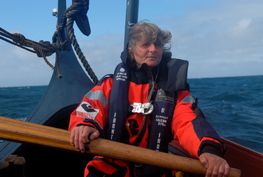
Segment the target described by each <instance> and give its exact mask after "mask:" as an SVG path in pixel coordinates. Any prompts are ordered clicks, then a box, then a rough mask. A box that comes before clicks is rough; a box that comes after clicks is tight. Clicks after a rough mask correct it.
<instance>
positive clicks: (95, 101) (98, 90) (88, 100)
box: [68, 77, 112, 133]
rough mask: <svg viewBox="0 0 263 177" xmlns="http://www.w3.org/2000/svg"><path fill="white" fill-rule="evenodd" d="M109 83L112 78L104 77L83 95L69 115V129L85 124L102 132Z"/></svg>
mask: <svg viewBox="0 0 263 177" xmlns="http://www.w3.org/2000/svg"><path fill="white" fill-rule="evenodd" d="M111 85H112V79H111V78H109V77H108V78H104V79H103V80H102V81H101V82H100V83H99V84H98V85H96V86H94V87H93V88H92V89H91V90H90V91H89V92H88V93H87V94H86V95H85V96H84V97H83V99H82V101H81V103H80V104H79V105H78V107H77V108H76V109H75V110H74V111H73V112H72V113H71V115H70V122H69V128H68V129H69V130H71V129H72V128H74V127H76V126H78V125H87V126H92V127H95V128H97V129H98V130H99V131H100V132H101V133H102V131H103V129H104V127H105V123H106V119H107V115H108V100H109V94H110V90H111Z"/></svg>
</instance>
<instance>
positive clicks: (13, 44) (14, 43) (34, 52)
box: [0, 36, 36, 53]
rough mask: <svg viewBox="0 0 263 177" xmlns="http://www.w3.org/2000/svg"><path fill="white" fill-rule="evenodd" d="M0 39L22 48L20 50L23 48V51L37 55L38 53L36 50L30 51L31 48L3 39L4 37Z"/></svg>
mask: <svg viewBox="0 0 263 177" xmlns="http://www.w3.org/2000/svg"><path fill="white" fill-rule="evenodd" d="M0 39H2V40H3V41H6V42H8V43H10V44H13V45H16V46H17V47H20V48H22V49H25V50H27V51H29V52H32V53H36V51H34V50H32V49H29V48H27V47H24V46H22V45H21V44H18V43H16V42H13V41H11V40H8V39H6V38H3V37H2V36H0Z"/></svg>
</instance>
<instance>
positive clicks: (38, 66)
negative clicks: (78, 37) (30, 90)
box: [0, 44, 52, 87]
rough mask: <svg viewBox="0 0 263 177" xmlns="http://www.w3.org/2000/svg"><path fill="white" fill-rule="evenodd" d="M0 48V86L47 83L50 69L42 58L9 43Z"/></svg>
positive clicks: (50, 72)
mask: <svg viewBox="0 0 263 177" xmlns="http://www.w3.org/2000/svg"><path fill="white" fill-rule="evenodd" d="M0 48H1V54H0V71H1V74H0V87H6V86H24V85H46V84H48V82H49V79H50V77H51V74H52V70H51V69H50V68H49V66H47V65H46V64H45V62H44V61H43V59H42V58H39V57H37V56H36V55H35V54H32V53H30V52H27V51H26V52H25V51H24V50H23V49H20V48H18V47H15V46H11V45H6V44H1V45H0Z"/></svg>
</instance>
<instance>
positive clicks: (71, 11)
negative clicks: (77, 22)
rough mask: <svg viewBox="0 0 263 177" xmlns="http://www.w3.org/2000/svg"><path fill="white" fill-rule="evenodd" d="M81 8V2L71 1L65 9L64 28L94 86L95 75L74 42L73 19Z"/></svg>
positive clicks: (82, 3) (96, 80) (75, 41)
mask: <svg viewBox="0 0 263 177" xmlns="http://www.w3.org/2000/svg"><path fill="white" fill-rule="evenodd" d="M83 6H85V3H84V2H83V1H81V2H75V1H73V3H72V5H71V6H70V7H69V8H68V9H67V11H66V17H67V23H66V26H67V28H66V29H67V33H68V38H69V39H70V41H71V44H72V45H73V47H74V50H75V52H76V54H77V55H78V57H79V59H80V61H81V63H82V65H83V67H84V68H85V70H86V71H87V73H88V74H89V76H90V78H91V79H92V81H93V83H94V84H96V83H98V78H97V76H96V75H95V73H94V72H93V70H92V68H91V66H90V65H89V63H88V61H87V59H86V58H85V56H84V54H83V52H82V51H81V49H80V47H79V44H78V42H77V40H76V37H75V34H74V29H73V23H74V19H75V17H76V15H77V14H79V13H81V12H82V8H83Z"/></svg>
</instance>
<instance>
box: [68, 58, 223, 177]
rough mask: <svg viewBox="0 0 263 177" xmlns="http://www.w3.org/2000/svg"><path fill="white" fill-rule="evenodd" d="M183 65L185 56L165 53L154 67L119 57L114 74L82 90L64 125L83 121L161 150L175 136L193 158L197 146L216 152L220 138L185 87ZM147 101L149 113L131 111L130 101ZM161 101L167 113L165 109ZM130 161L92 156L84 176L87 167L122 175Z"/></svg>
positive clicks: (112, 135) (127, 171) (116, 137)
mask: <svg viewBox="0 0 263 177" xmlns="http://www.w3.org/2000/svg"><path fill="white" fill-rule="evenodd" d="M187 67H188V62H186V61H184V60H179V59H171V58H170V56H169V55H168V56H165V55H164V57H163V59H162V61H161V64H160V65H159V67H157V68H155V69H149V68H148V67H147V66H144V65H143V66H142V67H141V68H139V69H138V68H136V67H134V66H133V64H132V63H127V62H126V61H125V62H122V63H121V64H120V65H118V67H117V68H116V70H115V74H114V75H108V76H106V77H104V78H103V79H102V80H101V81H100V82H99V84H97V85H96V86H95V87H93V88H92V89H91V90H90V91H89V92H88V93H87V94H86V95H85V96H84V98H83V100H82V102H81V103H80V104H79V106H78V107H77V109H76V110H74V111H73V112H72V114H71V119H70V125H69V130H71V129H72V128H73V127H75V126H78V125H81V124H85V125H88V126H93V127H96V128H97V129H98V130H99V131H100V133H101V136H104V137H106V138H108V139H112V140H115V141H122V142H125V143H129V144H135V145H137V146H140V147H144V148H152V149H155V150H156V148H157V150H160V151H167V149H168V143H169V141H171V140H176V141H178V142H179V145H180V146H181V147H182V148H183V149H184V150H185V151H186V152H188V154H190V155H191V156H192V157H195V158H198V156H199V155H200V154H201V153H203V152H210V153H214V154H217V155H221V154H222V153H223V150H222V144H221V143H220V138H219V136H218V135H217V133H216V132H215V131H214V130H213V128H212V127H211V126H210V125H209V123H208V122H207V121H206V120H205V119H204V117H203V116H202V114H201V113H200V111H199V109H198V108H197V105H196V103H195V99H194V98H193V97H192V95H191V93H190V91H189V87H188V84H187V79H186V77H187ZM148 102H151V103H152V104H153V105H154V111H153V112H152V113H151V114H148V115H145V114H142V113H139V112H136V111H135V112H134V111H131V109H132V105H135V103H136V104H139V105H143V104H145V103H148ZM160 105H161V106H160ZM167 107H170V108H169V110H168V112H169V113H165V112H166V110H167V109H166V108H167ZM164 108H165V110H164ZM112 127H113V129H112ZM116 127H117V128H116ZM162 127H163V128H162ZM160 132H161V133H160ZM156 134H159V135H160V134H162V138H161V139H160V137H159V139H158V135H156ZM156 138H157V139H158V143H156V142H157V141H156ZM163 139H165V140H164V141H163ZM159 141H161V143H160V142H159ZM160 146H161V147H160ZM158 148H159V149H158ZM130 167H131V165H130V164H129V163H127V162H122V161H119V160H113V159H106V158H104V157H100V156H96V157H95V158H94V159H93V160H92V161H90V162H89V163H88V164H87V168H86V170H85V176H86V175H87V174H88V173H89V171H90V170H93V169H96V170H97V171H100V172H103V173H104V174H114V173H116V172H117V171H120V170H122V171H123V169H124V171H125V172H124V174H125V176H126V177H128V176H130V174H131V170H132V169H131V168H130ZM145 169H147V167H146V168H145ZM158 170H159V171H161V173H163V171H162V170H161V169H158ZM148 171H149V170H148ZM151 171H152V170H151ZM145 173H147V170H146V171H145ZM155 174H156V173H155ZM149 175H150V174H149Z"/></svg>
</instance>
